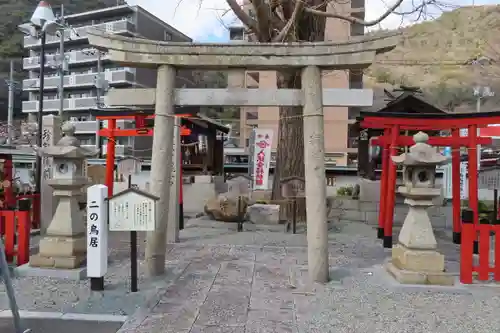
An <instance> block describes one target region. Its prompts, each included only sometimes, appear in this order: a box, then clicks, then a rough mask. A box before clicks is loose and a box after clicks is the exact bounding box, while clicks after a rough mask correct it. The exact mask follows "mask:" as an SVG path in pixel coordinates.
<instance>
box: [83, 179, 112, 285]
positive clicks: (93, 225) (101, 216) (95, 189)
mask: <svg viewBox="0 0 500 333" xmlns="http://www.w3.org/2000/svg"><path fill="white" fill-rule="evenodd" d="M107 193H108V188H107V187H106V186H105V185H101V184H98V185H93V186H90V187H89V188H88V189H87V202H88V206H87V276H88V277H90V278H99V277H102V276H104V275H105V274H106V272H107V270H108V230H107V227H108V222H107V216H108V204H107V202H106V199H107V195H108V194H107Z"/></svg>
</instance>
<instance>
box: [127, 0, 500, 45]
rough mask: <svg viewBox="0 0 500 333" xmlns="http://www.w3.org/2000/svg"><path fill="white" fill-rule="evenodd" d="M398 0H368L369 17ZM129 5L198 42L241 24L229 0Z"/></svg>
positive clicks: (459, 1)
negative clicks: (150, 14) (142, 10)
mask: <svg viewBox="0 0 500 333" xmlns="http://www.w3.org/2000/svg"><path fill="white" fill-rule="evenodd" d="M394 1H395V0H366V20H371V19H375V18H377V17H379V16H380V15H381V14H382V13H383V12H384V11H385V10H386V8H387V7H388V6H390V5H391V4H392V3H394ZM421 1H423V0H404V1H403V4H402V7H401V8H400V11H402V12H405V11H408V10H409V9H411V8H412V4H414V3H417V4H418V3H421ZM127 2H128V3H129V4H130V5H139V6H141V7H143V8H145V9H146V10H148V11H150V12H151V13H153V14H154V15H156V16H158V17H159V18H160V19H162V20H163V21H165V22H167V23H169V24H170V25H172V26H173V27H175V28H176V29H178V30H180V31H181V32H183V33H184V34H186V35H188V36H190V37H191V38H193V39H194V40H195V41H199V42H225V41H227V40H228V33H227V27H228V26H231V25H236V24H238V21H237V20H236V18H235V17H234V15H232V13H231V11H230V10H228V7H227V4H226V0H128V1H127ZM440 2H441V3H445V4H446V5H447V7H448V8H449V9H450V10H451V9H454V8H457V7H460V6H470V5H473V4H475V5H484V4H499V3H500V0H474V1H473V0H466V1H464V0H440ZM441 12H442V10H441V9H438V8H430V9H429V18H431V17H437V16H439V14H440V13H441ZM415 19H416V18H415V17H411V16H409V17H406V18H405V20H404V21H403V24H404V25H407V24H412V23H414V22H415ZM399 26H401V16H398V15H390V16H389V17H388V18H386V19H385V20H384V21H383V22H382V23H381V24H380V25H377V26H375V27H373V28H372V29H378V28H383V29H393V28H397V27H399Z"/></svg>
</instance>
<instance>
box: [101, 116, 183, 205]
mask: <svg viewBox="0 0 500 333" xmlns="http://www.w3.org/2000/svg"><path fill="white" fill-rule="evenodd" d="M175 116H176V117H181V118H182V117H189V116H190V115H186V114H176V115H175ZM96 119H97V120H101V121H103V120H106V121H107V122H108V126H107V128H102V129H100V130H99V131H98V134H99V136H102V137H106V138H107V139H108V142H107V145H106V178H105V183H106V186H107V187H108V196H112V195H113V175H114V168H115V159H116V155H115V146H116V140H115V139H116V137H119V136H152V135H153V129H152V128H148V127H146V120H147V119H154V115H118V116H97V117H96ZM124 119H131V120H135V128H126V129H121V128H116V121H117V120H124ZM190 134H191V130H190V129H189V128H186V127H184V126H183V127H182V128H181V133H180V135H181V136H188V135H190ZM180 158H182V154H181V157H180ZM181 165H182V162H181ZM181 169H182V167H181ZM181 172H182V170H181ZM181 177H182V176H181ZM181 188H182V186H181ZM181 193H182V191H181Z"/></svg>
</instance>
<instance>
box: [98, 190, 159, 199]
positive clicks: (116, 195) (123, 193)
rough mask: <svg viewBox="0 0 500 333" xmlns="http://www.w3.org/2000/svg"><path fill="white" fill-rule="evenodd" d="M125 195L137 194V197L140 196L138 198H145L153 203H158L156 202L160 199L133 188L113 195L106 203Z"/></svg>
mask: <svg viewBox="0 0 500 333" xmlns="http://www.w3.org/2000/svg"><path fill="white" fill-rule="evenodd" d="M127 193H135V194H138V195H140V196H143V197H146V198H148V199H151V200H154V201H158V200H160V198H158V197H157V196H155V195H152V194H151V193H148V192H145V191H142V190H139V189H136V188H133V187H131V188H128V189H126V190H124V191H121V192H119V193H116V194H114V195H112V196H110V197H109V198H108V199H107V200H108V201H111V200H114V199H116V198H118V197H121V196H123V195H125V194H127Z"/></svg>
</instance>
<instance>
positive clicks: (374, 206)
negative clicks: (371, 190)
mask: <svg viewBox="0 0 500 333" xmlns="http://www.w3.org/2000/svg"><path fill="white" fill-rule="evenodd" d="M359 209H360V210H362V211H364V212H378V211H379V210H380V202H378V201H361V200H359Z"/></svg>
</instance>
